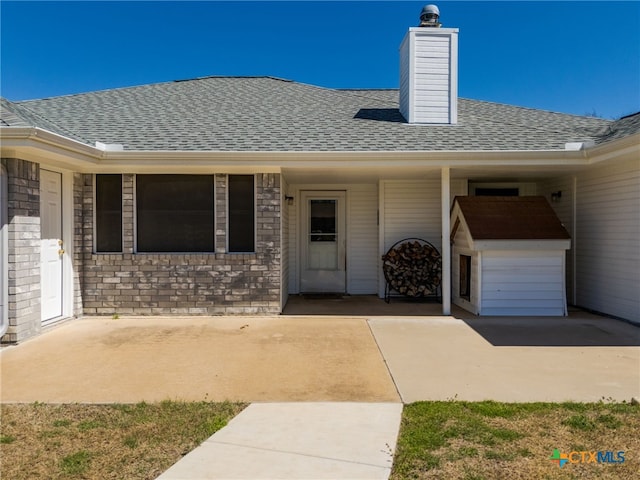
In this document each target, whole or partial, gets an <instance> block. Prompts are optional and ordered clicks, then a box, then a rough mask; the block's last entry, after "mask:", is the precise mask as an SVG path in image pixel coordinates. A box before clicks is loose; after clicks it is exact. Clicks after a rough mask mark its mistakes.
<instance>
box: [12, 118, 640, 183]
mask: <svg viewBox="0 0 640 480" xmlns="http://www.w3.org/2000/svg"><path fill="white" fill-rule="evenodd" d="M0 139H1V140H2V143H1V144H0V146H1V147H2V156H3V157H9V158H10V157H12V156H13V157H18V158H23V159H25V160H33V161H36V162H51V161H54V162H56V164H57V165H58V166H60V167H62V168H68V169H70V170H73V171H76V172H79V173H147V172H148V171H151V170H154V171H157V170H158V169H161V170H163V171H165V172H174V171H175V172H179V173H188V172H199V171H205V170H206V171H208V172H211V171H212V170H213V171H215V170H218V169H220V172H222V170H224V172H225V173H236V170H237V171H238V173H242V172H246V171H249V170H255V169H256V168H258V169H260V170H261V171H263V172H265V173H280V172H281V169H283V168H338V169H339V168H358V167H360V168H363V167H364V168H379V167H392V168H398V167H423V168H424V167H427V168H441V167H451V168H459V167H472V166H488V167H489V166H497V167H505V166H514V167H522V166H530V167H536V166H540V167H542V166H585V165H589V164H592V163H597V162H599V161H602V160H606V159H608V158H611V157H612V156H617V155H619V154H620V153H621V149H622V152H627V151H633V150H636V149H637V148H638V145H639V144H640V141H639V140H640V134H635V135H630V136H628V137H625V138H623V139H619V140H615V141H612V142H608V143H607V144H603V145H595V146H593V145H592V144H591V143H590V142H574V143H567V144H565V148H564V149H558V150H467V151H457V150H442V151H412V150H411V151H408V150H405V151H398V150H388V151H303V150H300V151H244V150H242V151H238V150H233V151H220V150H215V151H194V150H182V151H170V150H125V149H124V146H122V145H119V144H105V143H102V142H96V144H95V146H93V145H87V144H85V143H82V142H79V141H77V140H72V139H70V138H68V137H64V136H62V135H58V134H56V133H53V132H50V131H47V130H43V129H41V128H37V127H0Z"/></svg>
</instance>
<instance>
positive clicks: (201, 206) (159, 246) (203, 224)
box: [136, 175, 215, 253]
mask: <svg viewBox="0 0 640 480" xmlns="http://www.w3.org/2000/svg"><path fill="white" fill-rule="evenodd" d="M213 185H214V181H213V176H211V175H137V176H136V222H137V237H136V238H137V251H138V252H175V253H179V252H213V251H214V218H215V214H214V187H213Z"/></svg>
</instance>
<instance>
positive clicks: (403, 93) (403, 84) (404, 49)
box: [400, 35, 411, 121]
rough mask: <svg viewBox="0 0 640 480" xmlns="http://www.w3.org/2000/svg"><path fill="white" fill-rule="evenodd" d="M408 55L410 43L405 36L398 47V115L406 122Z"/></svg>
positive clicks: (409, 69)
mask: <svg viewBox="0 0 640 480" xmlns="http://www.w3.org/2000/svg"><path fill="white" fill-rule="evenodd" d="M410 53H411V49H410V42H409V36H408V35H407V36H406V37H405V39H404V41H403V42H402V45H401V46H400V113H402V115H403V116H404V118H405V120H407V121H410V118H409V102H410V101H411V95H410V93H409V89H410V87H411V82H410V77H411V62H410V60H409V55H410Z"/></svg>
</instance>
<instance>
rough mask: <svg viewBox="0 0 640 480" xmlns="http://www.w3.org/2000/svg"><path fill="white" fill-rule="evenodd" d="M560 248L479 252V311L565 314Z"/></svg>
mask: <svg viewBox="0 0 640 480" xmlns="http://www.w3.org/2000/svg"><path fill="white" fill-rule="evenodd" d="M564 254H565V252H564V251H563V250H560V251H557V252H550V251H541V252H535V251H503V252H500V251H491V252H489V251H486V252H482V253H481V255H482V257H481V262H482V266H481V269H482V279H481V289H482V300H481V305H480V314H481V315H545V316H546V315H552V316H553V315H565V314H566V303H565V298H564Z"/></svg>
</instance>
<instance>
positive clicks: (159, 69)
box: [0, 0, 640, 118]
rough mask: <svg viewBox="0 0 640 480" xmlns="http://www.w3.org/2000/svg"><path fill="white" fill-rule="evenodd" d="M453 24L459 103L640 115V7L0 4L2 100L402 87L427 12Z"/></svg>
mask: <svg viewBox="0 0 640 480" xmlns="http://www.w3.org/2000/svg"><path fill="white" fill-rule="evenodd" d="M427 3H436V4H437V5H438V6H439V7H440V12H441V21H442V23H443V26H446V27H457V28H459V29H460V37H459V39H460V46H459V93H460V96H461V97H464V98H473V99H478V100H488V101H494V102H500V103H508V104H513V105H521V106H525V107H533V108H540V109H545V110H552V111H558V112H565V113H572V114H577V115H597V116H601V117H604V118H617V117H620V116H623V115H627V114H630V113H635V112H637V111H640V2H638V1H633V2H630V1H627V2H608V1H604V2H595V1H594V2H551V1H542V2H506V1H501V2H490V1H489V2H488V1H471V2H462V1H429V0H427V1H418V2H416V1H411V2H402V1H396V2H382V1H373V2H372V1H355V2H342V1H330V2H296V1H281V2H266V1H264V2H262V1H261V2H249V1H235V2H204V1H200V2H196V1H193V2H133V1H130V2H124V1H122V2H88V1H85V2H80V1H78V2H57V1H50V2H31V1H21V2H13V1H7V0H2V1H1V3H0V15H1V50H0V55H1V56H0V67H1V73H0V93H1V95H2V96H4V97H6V98H8V99H9V100H14V101H17V100H25V99H33V98H45V97H52V96H58V95H66V94H73V93H79V92H86V91H92V90H102V89H109V88H118V87H126V86H134V85H141V84H146V83H155V82H165V81H171V80H178V79H187V78H194V77H202V76H208V75H271V76H275V77H281V78H287V79H291V80H295V81H298V82H303V83H309V84H314V85H319V86H323V87H330V88H397V86H398V46H399V45H400V42H401V40H402V38H403V36H404V34H405V32H406V30H407V28H408V27H410V26H415V25H417V22H418V16H419V13H420V10H421V8H422V6H423V5H425V4H427Z"/></svg>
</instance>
